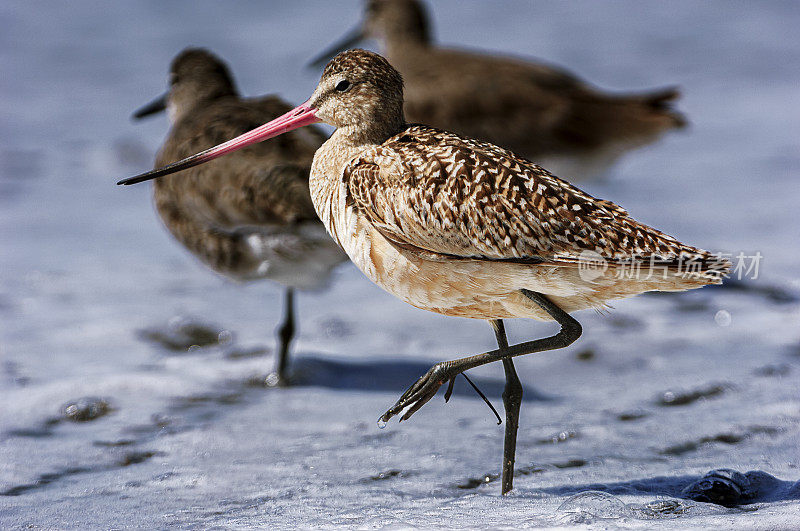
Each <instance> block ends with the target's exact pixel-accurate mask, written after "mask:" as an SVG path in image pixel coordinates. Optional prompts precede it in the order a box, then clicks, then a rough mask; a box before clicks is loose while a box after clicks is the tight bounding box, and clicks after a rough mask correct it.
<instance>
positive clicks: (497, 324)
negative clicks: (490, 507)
mask: <svg viewBox="0 0 800 531" xmlns="http://www.w3.org/2000/svg"><path fill="white" fill-rule="evenodd" d="M489 324H491V325H492V328H493V329H494V335H495V337H496V338H497V346H498V347H500V350H506V349H508V339H507V338H506V327H505V326H504V325H503V320H502V319H495V320H492V321H489ZM503 369H504V370H505V372H506V386H505V388H504V389H503V406H505V409H506V433H505V439H504V441H503V476H502V481H501V483H502V487H501V488H502V494H507V493H508V492H510V491H511V489H512V488H514V461H515V456H516V453H517V430H518V429H519V409H520V406H521V405H522V383H520V381H519V377H518V376H517V371H516V370H515V369H514V362H513V361H512V359H511V358H503Z"/></svg>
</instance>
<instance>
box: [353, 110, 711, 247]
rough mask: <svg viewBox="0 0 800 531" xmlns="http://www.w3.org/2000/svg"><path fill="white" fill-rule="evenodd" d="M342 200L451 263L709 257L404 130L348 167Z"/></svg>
mask: <svg viewBox="0 0 800 531" xmlns="http://www.w3.org/2000/svg"><path fill="white" fill-rule="evenodd" d="M344 181H345V185H346V187H347V191H348V198H349V199H350V200H351V203H352V204H353V205H354V206H355V208H356V209H357V210H358V211H359V213H361V214H363V215H364V216H366V217H368V219H369V221H370V222H371V223H372V224H373V225H375V226H376V227H378V228H379V229H380V230H381V232H382V233H384V234H385V235H386V236H387V237H388V238H390V239H392V240H393V241H395V242H397V243H399V244H403V245H412V246H415V247H417V248H420V249H423V250H426V251H429V252H435V253H439V254H446V255H451V256H459V257H469V258H485V259H495V260H497V259H499V260H513V259H531V258H535V259H539V260H542V261H547V262H555V261H565V260H569V259H571V258H578V256H579V255H580V253H581V252H583V251H593V252H596V253H598V254H599V255H600V256H602V257H604V258H606V259H608V260H626V259H630V258H631V257H632V256H637V257H640V258H649V257H650V256H655V257H656V258H657V259H658V260H663V261H669V260H675V259H677V258H679V257H681V256H684V257H697V258H708V253H706V252H705V251H702V250H700V249H697V248H695V247H691V246H688V245H685V244H682V243H680V242H678V241H677V240H676V239H675V238H672V237H671V236H667V235H666V234H664V233H662V232H660V231H658V230H655V229H653V228H651V227H648V226H646V225H643V224H641V223H638V222H637V221H635V220H634V219H632V218H631V217H629V216H628V214H627V212H626V211H625V210H624V209H623V208H621V207H619V206H618V205H615V204H614V203H612V202H610V201H605V200H598V199H596V198H594V197H592V196H590V195H589V194H587V193H585V192H583V191H581V190H579V189H577V188H575V187H574V186H572V185H570V184H569V183H566V182H564V181H562V180H561V179H559V178H558V177H555V176H554V175H552V174H550V173H549V172H548V171H547V170H545V169H543V168H541V167H539V166H536V165H534V164H533V163H531V162H529V161H527V160H525V159H522V158H520V157H518V156H516V155H514V154H513V153H511V152H510V151H508V150H505V149H502V148H499V147H497V146H495V145H493V144H489V143H487V142H480V141H476V140H472V139H468V138H464V137H461V136H459V135H456V134H453V133H449V132H446V131H441V130H438V129H434V128H431V127H428V126H424V125H412V126H409V127H408V128H406V129H405V130H403V131H401V132H400V133H398V134H396V135H395V136H393V137H391V138H389V139H388V140H386V141H385V142H383V143H382V144H381V145H380V146H377V147H375V148H374V149H372V150H369V151H368V152H366V153H363V154H361V155H359V156H358V157H356V158H355V159H354V160H353V161H351V162H350V163H349V164H348V165H347V166H346V168H345V170H344Z"/></svg>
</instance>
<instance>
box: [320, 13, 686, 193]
mask: <svg viewBox="0 0 800 531" xmlns="http://www.w3.org/2000/svg"><path fill="white" fill-rule="evenodd" d="M364 38H372V39H376V40H378V41H379V42H380V43H381V45H382V46H381V48H382V52H383V54H384V55H385V57H386V58H387V59H388V60H389V62H390V63H391V64H392V66H394V67H395V68H397V70H399V71H400V73H401V74H402V76H403V80H404V81H405V112H406V117H407V118H408V120H409V121H410V122H412V123H413V122H419V123H425V124H428V125H432V126H434V127H439V128H442V129H447V130H449V131H454V132H456V133H459V134H462V135H466V136H469V137H473V138H478V139H481V140H486V141H488V142H492V143H494V144H497V145H500V146H503V147H505V148H508V149H510V150H512V151H514V152H515V153H518V154H519V155H522V156H524V157H526V158H528V159H530V160H532V161H534V162H536V163H537V164H540V165H542V166H544V167H546V168H548V169H549V170H551V171H552V172H553V173H555V174H557V175H564V176H565V177H567V178H568V179H569V180H570V181H580V180H585V179H588V178H591V177H595V176H598V175H601V174H603V173H604V172H605V171H606V170H607V169H608V168H609V167H610V166H611V165H612V164H613V163H614V162H615V161H616V160H617V159H618V158H619V157H620V156H621V155H623V154H624V153H625V152H627V151H629V150H632V149H635V148H638V147H641V146H644V145H647V144H650V143H652V142H654V141H656V140H657V139H658V138H659V137H660V136H661V135H662V134H663V133H665V132H666V131H669V130H672V129H676V128H680V127H683V126H684V125H685V123H686V122H685V119H684V118H683V116H681V114H679V113H677V112H675V111H674V110H672V108H671V103H672V102H673V101H674V100H675V99H677V98H678V97H679V93H678V91H677V90H676V89H675V88H664V89H659V90H655V91H650V92H643V93H637V94H611V93H606V92H601V91H600V90H598V89H597V88H595V87H592V86H591V85H589V84H588V83H586V82H585V81H583V80H581V79H579V78H578V77H576V76H575V75H573V74H571V73H570V72H567V71H566V70H563V69H561V68H558V67H555V66H552V65H548V64H544V63H534V62H530V61H524V60H521V59H515V58H509V57H501V56H494V55H488V54H479V53H473V52H467V51H461V50H453V49H447V48H442V47H439V46H436V44H435V43H434V42H433V39H432V37H431V32H430V29H429V22H428V17H427V15H426V13H425V11H424V9H423V6H422V5H421V4H420V2H419V1H418V0H368V1H367V2H366V10H365V15H364V20H363V22H362V24H361V26H360V27H359V28H357V29H356V30H355V31H354V32H351V33H350V34H348V35H347V36H346V37H345V38H344V39H343V40H342V42H341V43H339V44H337V45H335V46H334V47H332V48H331V49H329V50H327V51H326V52H324V53H323V54H321V55H320V56H319V58H318V59H316V60H315V61H313V63H312V64H315V65H319V66H321V65H322V64H324V63H325V62H326V61H327V60H328V59H330V58H331V57H332V56H333V55H334V54H335V53H336V52H338V51H341V50H343V49H345V48H349V47H351V46H352V45H353V44H355V43H356V42H359V41H360V40H362V39H364Z"/></svg>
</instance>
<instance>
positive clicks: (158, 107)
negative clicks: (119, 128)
mask: <svg viewBox="0 0 800 531" xmlns="http://www.w3.org/2000/svg"><path fill="white" fill-rule="evenodd" d="M166 108H167V94H162V95H161V96H159V97H158V98H156V99H154V100H153V101H151V102H150V103H148V104H147V105H145V106H143V107H140V108H139V109H136V111H135V112H134V113H133V115H131V118H133V119H134V120H141V119H142V118H144V117H146V116H150V115H152V114H156V113H158V112H162V111H164V110H165V109H166Z"/></svg>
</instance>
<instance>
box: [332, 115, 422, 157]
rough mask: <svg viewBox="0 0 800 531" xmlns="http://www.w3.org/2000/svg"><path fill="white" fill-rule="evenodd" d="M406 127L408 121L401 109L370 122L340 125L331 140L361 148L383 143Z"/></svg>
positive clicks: (339, 144) (342, 144) (341, 144)
mask: <svg viewBox="0 0 800 531" xmlns="http://www.w3.org/2000/svg"><path fill="white" fill-rule="evenodd" d="M405 127H406V121H405V117H404V116H403V113H402V111H401V112H398V113H392V114H391V115H390V116H389V117H384V118H383V119H381V120H375V121H372V122H370V123H366V124H365V123H360V124H357V125H345V126H342V127H339V128H337V129H336V131H334V132H333V135H331V138H330V140H332V141H333V142H335V144H336V145H338V146H346V147H355V148H360V147H364V146H370V145H377V144H382V143H383V142H384V141H385V140H386V139H388V138H390V137H392V136H394V135H396V134H397V133H399V132H400V131H402V130H403V129H405Z"/></svg>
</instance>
